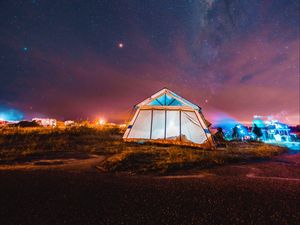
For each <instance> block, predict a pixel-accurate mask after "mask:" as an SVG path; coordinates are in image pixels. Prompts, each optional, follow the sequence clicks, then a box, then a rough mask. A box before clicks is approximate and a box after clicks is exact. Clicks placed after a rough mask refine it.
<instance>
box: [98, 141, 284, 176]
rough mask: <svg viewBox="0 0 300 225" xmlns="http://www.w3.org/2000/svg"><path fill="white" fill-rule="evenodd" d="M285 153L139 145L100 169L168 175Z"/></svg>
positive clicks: (247, 147)
mask: <svg viewBox="0 0 300 225" xmlns="http://www.w3.org/2000/svg"><path fill="white" fill-rule="evenodd" d="M285 150H286V149H285V148H282V147H278V146H272V145H267V144H264V143H259V142H248V143H244V142H229V143H227V147H226V148H225V149H221V150H220V149H219V150H203V149H197V148H189V147H180V146H157V145H143V146H140V147H131V148H126V150H124V151H122V152H120V153H117V154H114V155H112V156H111V157H109V158H108V159H107V160H106V161H105V162H104V163H103V165H102V167H103V168H104V169H106V170H107V171H110V172H124V171H125V172H129V173H142V174H143V173H156V174H169V173H174V172H176V173H178V171H187V170H193V169H194V170H198V169H203V168H208V167H212V166H216V165H224V164H228V163H236V162H242V161H249V160H253V159H266V158H269V157H272V156H274V155H277V154H280V153H282V152H284V151H285Z"/></svg>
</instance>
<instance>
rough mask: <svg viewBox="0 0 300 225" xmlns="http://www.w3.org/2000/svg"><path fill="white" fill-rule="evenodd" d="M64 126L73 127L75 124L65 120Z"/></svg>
mask: <svg viewBox="0 0 300 225" xmlns="http://www.w3.org/2000/svg"><path fill="white" fill-rule="evenodd" d="M64 124H65V126H74V125H75V122H74V121H73V120H66V121H65V122H64Z"/></svg>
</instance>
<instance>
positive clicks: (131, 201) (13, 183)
mask: <svg viewBox="0 0 300 225" xmlns="http://www.w3.org/2000/svg"><path fill="white" fill-rule="evenodd" d="M103 159H104V158H103V157H101V156H95V155H88V154H86V155H82V154H79V155H78V154H71V153H70V155H69V156H64V157H61V156H57V157H54V156H52V157H50V158H46V159H39V160H34V161H31V162H27V163H25V164H24V163H23V164H19V165H5V166H4V165H2V166H0V196H1V197H0V224H1V225H6V224H32V225H34V224H51V225H52V224H299V223H300V214H299V211H300V154H292V155H289V154H285V155H281V156H276V157H273V158H272V159H271V160H265V161H261V162H252V163H244V164H234V165H227V166H220V167H214V168H211V169H206V170H201V171H198V172H193V173H191V174H186V175H172V176H128V175H124V174H110V173H103V172H101V171H99V170H98V169H97V168H96V166H97V164H98V163H99V162H101V161H102V160H103Z"/></svg>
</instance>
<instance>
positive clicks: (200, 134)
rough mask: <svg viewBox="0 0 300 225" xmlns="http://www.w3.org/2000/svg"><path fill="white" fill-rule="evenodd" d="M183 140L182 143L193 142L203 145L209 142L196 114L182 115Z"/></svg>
mask: <svg viewBox="0 0 300 225" xmlns="http://www.w3.org/2000/svg"><path fill="white" fill-rule="evenodd" d="M181 139H182V141H185V140H186V141H191V142H194V143H197V144H202V143H204V142H205V141H206V140H207V137H206V134H205V131H204V130H203V128H202V126H201V124H200V123H199V120H198V118H197V115H196V113H195V112H185V111H182V113H181Z"/></svg>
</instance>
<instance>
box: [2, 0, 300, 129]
mask: <svg viewBox="0 0 300 225" xmlns="http://www.w3.org/2000/svg"><path fill="white" fill-rule="evenodd" d="M299 10H300V8H299V1H298V0H288V1H284V0H274V1H271V0H270V1H262V0H248V1H246V0H245V1H243V0H233V1H230V0H186V1H180V0H173V1H167V0H164V1H162V0H151V1H150V0H140V1H130V0H121V1H114V0H107V1H105V0H100V1H93V0H88V1H87V0H81V1H79V0H72V1H69V0H65V1H64V0H59V1H56V0H48V1H46V0H28V1H18V0H2V1H0V49H1V50H0V84H1V86H0V111H1V112H2V114H3V115H4V114H5V113H10V114H12V115H17V114H18V112H20V113H22V114H23V115H24V118H27V119H29V118H32V117H34V116H47V117H54V118H57V119H87V118H88V119H89V120H93V119H95V118H97V117H104V118H106V119H108V120H109V121H115V122H122V121H124V120H126V119H128V116H129V114H130V111H131V109H132V106H133V105H135V104H137V103H139V102H141V101H143V100H144V99H145V98H147V97H149V96H150V95H152V94H154V93H155V92H157V91H158V90H160V89H161V88H163V87H168V88H169V89H171V90H172V91H174V92H175V93H178V94H179V95H182V96H183V97H185V98H187V99H188V100H190V101H192V102H193V103H195V104H198V105H199V106H200V107H202V109H203V113H204V115H205V116H206V117H207V118H208V119H209V120H211V121H212V122H214V121H215V120H216V119H217V118H220V117H223V116H228V117H232V118H235V119H237V120H239V121H240V122H249V121H251V120H252V118H253V115H262V116H270V115H272V116H273V118H275V119H279V120H281V121H283V122H286V123H289V124H299V123H300V122H299V40H300V39H299ZM1 112H0V113H1Z"/></svg>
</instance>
